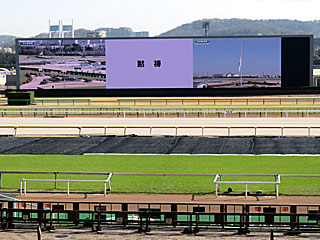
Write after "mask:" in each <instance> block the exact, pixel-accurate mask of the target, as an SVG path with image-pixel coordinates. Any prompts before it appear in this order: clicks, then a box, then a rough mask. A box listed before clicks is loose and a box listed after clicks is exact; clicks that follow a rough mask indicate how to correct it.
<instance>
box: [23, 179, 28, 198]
mask: <svg viewBox="0 0 320 240" xmlns="http://www.w3.org/2000/svg"><path fill="white" fill-rule="evenodd" d="M23 181H24V195H27V181H26V180H25V179H23Z"/></svg>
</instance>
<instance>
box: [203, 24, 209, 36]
mask: <svg viewBox="0 0 320 240" xmlns="http://www.w3.org/2000/svg"><path fill="white" fill-rule="evenodd" d="M209 27H210V24H209V21H203V22H202V28H203V29H204V36H206V37H207V36H208V31H209Z"/></svg>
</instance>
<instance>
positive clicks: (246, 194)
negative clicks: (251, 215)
mask: <svg viewBox="0 0 320 240" xmlns="http://www.w3.org/2000/svg"><path fill="white" fill-rule="evenodd" d="M244 194H245V197H246V198H247V197H248V184H246V191H245V193H244Z"/></svg>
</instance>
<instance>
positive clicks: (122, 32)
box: [96, 27, 149, 38]
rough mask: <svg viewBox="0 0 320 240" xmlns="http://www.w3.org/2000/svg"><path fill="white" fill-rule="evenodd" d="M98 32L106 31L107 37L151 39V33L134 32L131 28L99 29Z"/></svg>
mask: <svg viewBox="0 0 320 240" xmlns="http://www.w3.org/2000/svg"><path fill="white" fill-rule="evenodd" d="M96 31H105V32H106V35H107V37H118V38H125V37H149V32H147V31H143V32H133V31H132V29H131V28H128V27H121V28H98V29H96Z"/></svg>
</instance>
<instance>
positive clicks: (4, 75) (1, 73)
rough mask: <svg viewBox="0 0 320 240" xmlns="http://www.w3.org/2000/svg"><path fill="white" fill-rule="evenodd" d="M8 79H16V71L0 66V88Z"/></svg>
mask: <svg viewBox="0 0 320 240" xmlns="http://www.w3.org/2000/svg"><path fill="white" fill-rule="evenodd" d="M8 79H14V80H13V81H15V80H16V73H15V72H12V71H10V70H8V69H6V68H0V88H4V86H5V85H6V83H7V80H8Z"/></svg>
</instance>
